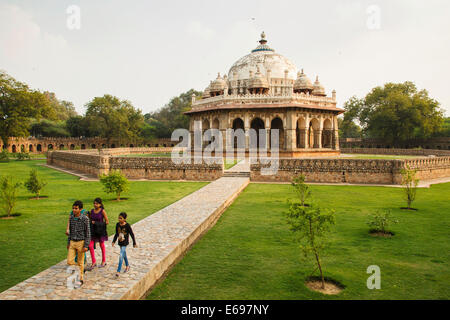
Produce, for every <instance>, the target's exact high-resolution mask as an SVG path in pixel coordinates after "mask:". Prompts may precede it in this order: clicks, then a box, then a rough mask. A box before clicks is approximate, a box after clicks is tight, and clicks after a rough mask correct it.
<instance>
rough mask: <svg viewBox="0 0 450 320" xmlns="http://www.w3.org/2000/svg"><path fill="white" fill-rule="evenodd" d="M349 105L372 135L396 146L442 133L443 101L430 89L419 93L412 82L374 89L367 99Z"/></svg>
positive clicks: (391, 84) (365, 129) (364, 129)
mask: <svg viewBox="0 0 450 320" xmlns="http://www.w3.org/2000/svg"><path fill="white" fill-rule="evenodd" d="M349 104H350V105H352V107H354V111H355V113H356V114H357V115H358V119H359V122H360V123H361V125H362V128H363V131H364V132H365V133H366V134H367V135H368V136H370V137H372V138H381V139H384V140H386V141H387V142H389V143H392V144H394V145H395V144H398V143H400V142H402V141H405V140H409V139H415V138H425V139H426V138H429V137H431V136H433V135H434V134H435V133H436V132H438V131H439V129H440V128H441V125H442V121H443V111H442V110H441V109H440V107H439V102H437V101H436V100H434V99H432V98H430V97H429V96H428V92H427V91H426V90H420V91H418V90H417V88H416V86H415V85H414V83H412V82H410V81H406V82H404V83H386V84H385V85H384V86H383V87H376V88H373V89H372V91H371V92H370V93H369V94H367V95H366V97H365V98H364V99H363V100H361V101H358V100H355V101H353V102H350V103H349ZM351 110H352V111H353V109H351Z"/></svg>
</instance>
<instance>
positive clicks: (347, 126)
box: [338, 96, 363, 138]
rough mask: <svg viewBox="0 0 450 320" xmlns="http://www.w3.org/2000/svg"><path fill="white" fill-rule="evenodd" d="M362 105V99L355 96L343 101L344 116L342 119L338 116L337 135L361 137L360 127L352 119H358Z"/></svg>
mask: <svg viewBox="0 0 450 320" xmlns="http://www.w3.org/2000/svg"><path fill="white" fill-rule="evenodd" d="M362 105H363V102H362V100H360V99H358V98H356V97H355V96H353V97H351V98H350V99H349V100H348V101H346V102H345V103H344V109H345V113H344V117H343V118H342V119H341V118H338V127H339V137H342V138H361V136H362V132H361V128H360V127H359V126H358V125H357V124H356V123H355V122H354V121H355V120H357V119H358V114H359V112H360V110H361V108H362Z"/></svg>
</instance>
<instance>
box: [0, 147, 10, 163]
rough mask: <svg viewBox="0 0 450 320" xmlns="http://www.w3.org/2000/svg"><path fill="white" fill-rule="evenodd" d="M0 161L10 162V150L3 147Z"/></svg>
mask: <svg viewBox="0 0 450 320" xmlns="http://www.w3.org/2000/svg"><path fill="white" fill-rule="evenodd" d="M0 162H9V152H8V150H6V149H3V150H2V152H0Z"/></svg>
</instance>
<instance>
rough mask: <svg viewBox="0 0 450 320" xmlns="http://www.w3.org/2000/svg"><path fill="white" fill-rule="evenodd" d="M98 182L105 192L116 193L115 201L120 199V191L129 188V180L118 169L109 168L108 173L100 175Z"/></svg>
mask: <svg viewBox="0 0 450 320" xmlns="http://www.w3.org/2000/svg"><path fill="white" fill-rule="evenodd" d="M100 182H101V183H102V184H103V187H104V190H105V192H106V193H114V194H116V199H117V201H119V200H120V194H121V193H123V192H126V191H128V190H129V189H130V182H129V181H128V179H127V178H126V177H125V176H124V175H123V174H122V172H121V171H120V170H111V171H110V172H109V174H102V175H100Z"/></svg>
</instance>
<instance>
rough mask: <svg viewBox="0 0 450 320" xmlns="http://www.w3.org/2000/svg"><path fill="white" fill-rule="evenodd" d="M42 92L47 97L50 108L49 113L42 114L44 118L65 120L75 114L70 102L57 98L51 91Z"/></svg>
mask: <svg viewBox="0 0 450 320" xmlns="http://www.w3.org/2000/svg"><path fill="white" fill-rule="evenodd" d="M43 94H44V95H45V97H46V98H47V100H48V103H49V105H50V109H51V111H50V113H48V114H46V115H44V117H45V118H46V119H49V120H55V121H66V120H67V119H69V118H70V117H73V116H76V115H77V112H76V111H75V107H74V106H73V103H72V102H69V101H64V100H58V99H57V98H56V95H55V94H54V93H53V92H48V91H45V92H44V93H43Z"/></svg>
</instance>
